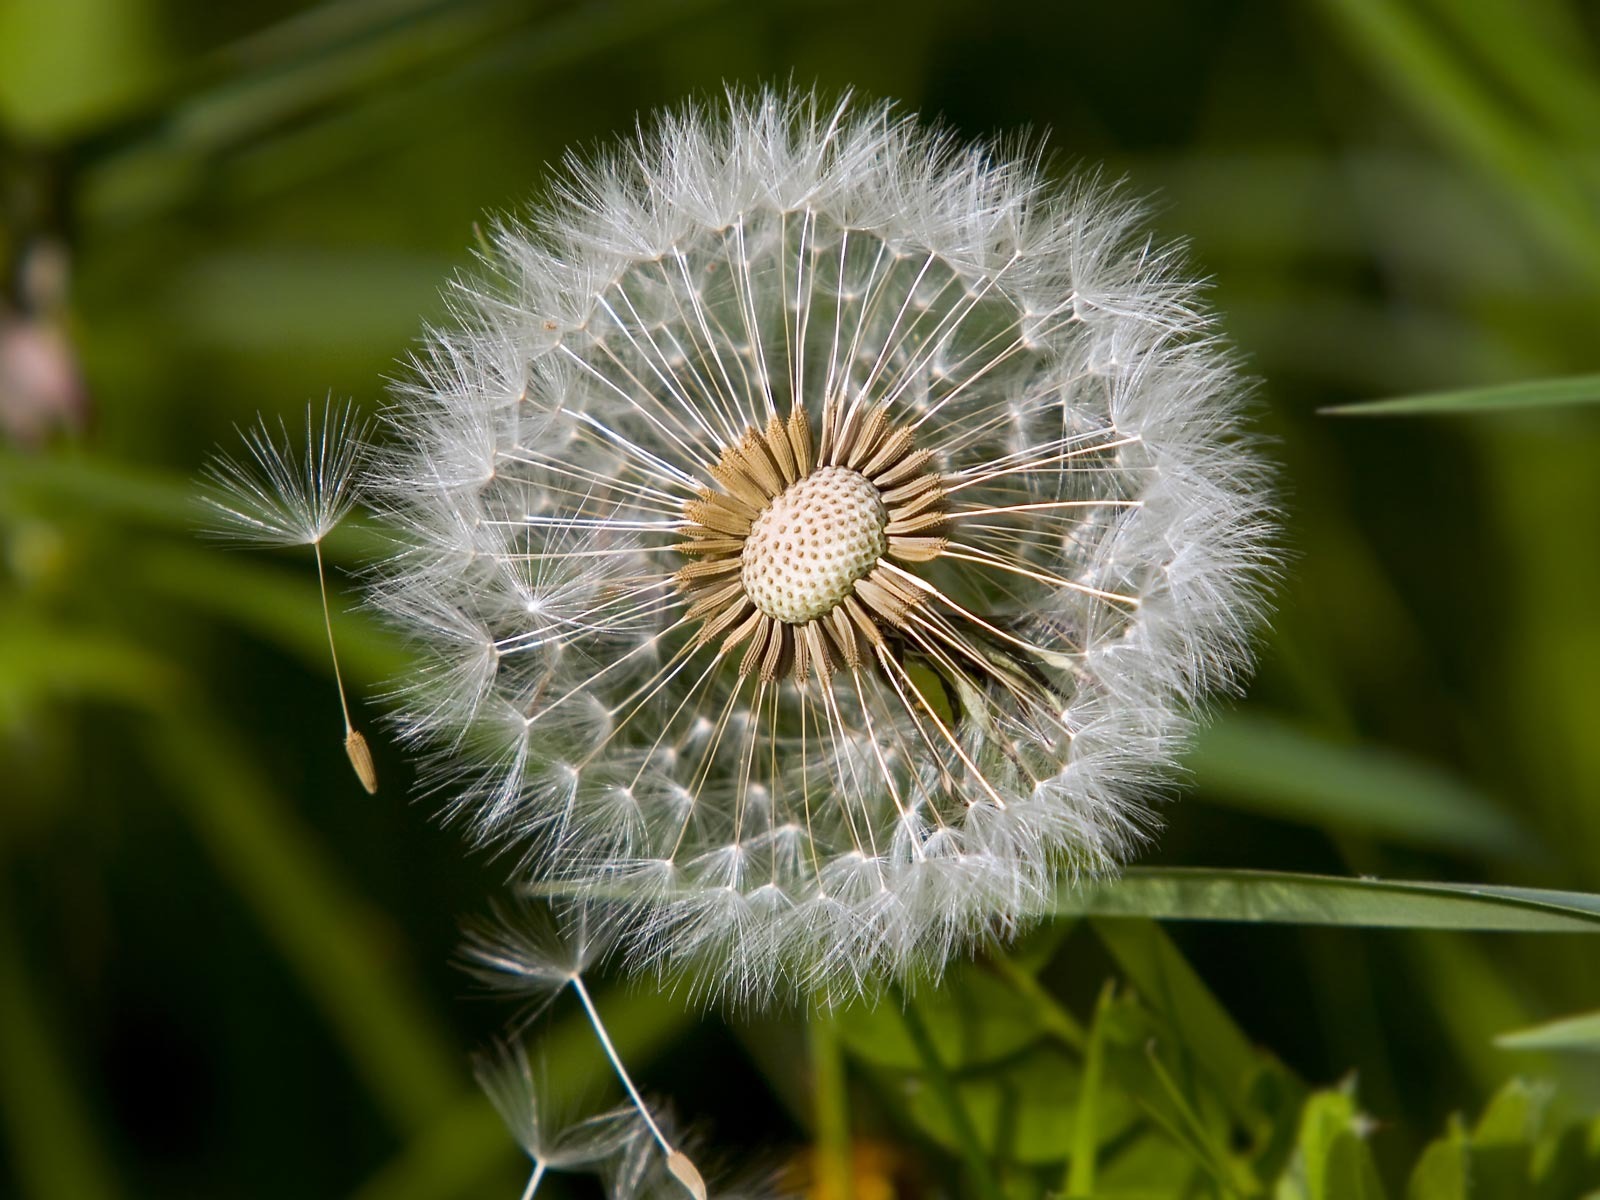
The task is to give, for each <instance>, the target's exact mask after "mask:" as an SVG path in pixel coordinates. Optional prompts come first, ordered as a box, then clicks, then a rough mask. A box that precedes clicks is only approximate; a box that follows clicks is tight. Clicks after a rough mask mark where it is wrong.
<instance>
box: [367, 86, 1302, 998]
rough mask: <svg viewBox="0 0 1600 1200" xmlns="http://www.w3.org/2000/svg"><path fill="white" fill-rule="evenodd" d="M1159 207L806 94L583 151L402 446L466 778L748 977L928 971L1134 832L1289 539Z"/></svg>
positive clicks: (418, 570)
mask: <svg viewBox="0 0 1600 1200" xmlns="http://www.w3.org/2000/svg"><path fill="white" fill-rule="evenodd" d="M1138 222H1139V211H1138V207H1137V205H1135V204H1133V203H1130V202H1129V201H1127V200H1126V199H1125V198H1124V197H1123V196H1122V194H1121V193H1120V192H1119V191H1117V190H1115V189H1108V188H1105V187H1103V186H1101V185H1099V184H1097V183H1094V182H1079V183H1077V184H1075V185H1070V186H1064V185H1062V184H1060V183H1057V182H1054V181H1052V180H1051V179H1050V178H1048V177H1047V175H1046V174H1045V172H1044V170H1043V168H1042V166H1041V163H1040V161H1039V159H1038V156H1037V155H1034V154H1029V153H1022V152H1017V153H1013V152H1010V151H1008V150H1006V149H1004V148H1001V147H996V146H991V145H975V146H974V145H966V144H963V143H961V142H959V141H957V140H955V139H953V138H951V137H950V136H948V135H946V134H944V133H940V132H938V131H936V130H931V129H930V128H928V127H927V126H926V125H924V124H921V123H919V122H918V121H917V120H916V119H914V118H912V117H907V116H901V115H899V114H897V113H896V112H895V111H894V110H893V109H892V108H890V107H887V106H872V105H861V104H858V103H856V102H853V101H851V100H848V99H846V100H844V101H842V102H839V103H837V104H830V103H825V102H823V101H822V100H820V99H819V98H818V97H816V96H815V95H813V94H808V93H771V92H762V93H758V94H753V95H730V96H729V97H728V99H727V100H726V102H725V103H718V104H715V105H710V106H706V107H690V108H686V109H683V110H680V111H678V112H675V113H672V114H669V115H667V116H664V117H662V118H661V119H660V120H659V121H658V122H657V123H655V124H654V125H653V126H651V127H649V128H648V129H647V130H645V131H643V132H641V133H640V134H639V136H638V137H637V138H636V139H635V140H633V141H631V142H628V143H627V144H625V145H623V146H620V147H619V148H616V149H614V150H612V151H610V152H609V153H605V154H602V155H600V156H599V157H598V158H597V159H596V160H595V161H592V162H588V163H585V162H579V161H574V162H572V163H571V164H569V167H568V170H567V172H566V174H565V176H564V182H562V183H559V184H558V185H557V186H556V188H555V194H554V197H553V199H552V200H551V201H550V202H549V203H548V205H547V206H546V207H544V208H543V209H542V210H541V211H539V212H538V213H537V214H535V215H534V216H533V217H532V218H531V219H530V220H529V221H527V222H526V223H508V224H506V225H504V226H503V227H501V228H500V229H499V230H498V231H497V232H496V234H495V236H494V239H493V247H492V251H491V253H489V255H488V256H487V263H488V266H489V268H490V269H491V272H492V273H493V276H494V278H491V279H490V280H489V281H487V282H483V281H480V282H468V283H464V284H462V285H461V287H460V288H459V289H458V290H457V291H456V292H455V310H456V311H455V316H454V324H453V325H452V326H450V327H448V328H445V329H442V330H439V331H436V332H434V333H433V334H432V336H431V338H430V340H429V343H428V345H427V347H426V349H425V350H424V351H423V352H422V353H421V354H420V355H419V356H418V362H417V364H416V370H415V372H414V378H413V379H412V381H411V382H410V383H409V384H408V385H406V386H405V388H404V389H403V392H402V395H401V396H400V397H399V402H398V405H397V407H396V408H395V410H394V411H393V412H392V414H391V425H392V432H393V434H394V437H393V438H392V439H391V443H390V445H389V446H388V447H387V448H386V449H385V450H384V451H382V452H381V456H380V459H379V461H378V462H377V464H376V466H375V467H374V469H373V472H372V479H371V483H372V489H371V490H372V495H373V496H374V497H375V498H377V500H378V501H379V503H380V504H381V506H382V507H383V508H384V509H385V510H386V511H387V513H388V515H389V516H390V517H391V518H392V519H393V520H394V522H395V524H396V527H397V529H399V530H400V531H401V536H402V539H403V542H404V549H403V551H402V552H401V553H400V554H398V555H397V556H396V557H395V558H394V559H393V560H392V561H390V562H389V563H388V564H386V565H385V566H384V567H382V568H381V569H380V572H379V575H380V578H379V581H378V583H377V584H376V588H375V594H376V596H377V598H378V600H379V602H380V603H381V604H383V605H385V606H387V608H388V609H389V610H390V611H391V612H392V613H393V614H394V617H395V619H396V620H397V621H398V622H399V623H400V624H401V625H402V626H403V627H404V628H406V629H407V630H408V631H410V632H411V633H412V634H413V635H414V637H415V639H416V641H417V642H418V644H419V645H420V646H421V647H423V648H424V650H425V651H426V652H427V654H428V656H429V658H428V661H427V663H426V664H425V666H424V667H423V669H421V670H419V672H418V673H417V675H416V676H415V678H414V680H413V681H412V683H411V685H410V687H409V688H408V694H407V697H406V699H405V707H406V710H407V716H406V717H405V719H404V720H405V729H406V732H407V733H408V734H409V735H410V736H412V737H414V738H415V739H417V740H418V741H420V742H424V743H426V744H429V745H431V746H432V747H433V748H434V751H435V753H434V756H433V760H432V761H433V768H434V770H435V772H436V782H437V786H439V787H440V788H442V789H445V790H446V791H447V794H449V795H450V797H451V799H450V802H449V803H450V807H451V811H452V813H454V814H455V815H458V816H459V817H461V818H462V819H464V820H465V821H466V822H468V823H469V824H470V827H471V829H472V830H473V831H474V833H475V834H476V835H477V836H478V837H479V838H481V839H482V840H483V841H485V842H489V843H496V844H501V843H510V844H515V845H517V846H519V847H520V848H521V851H522V858H521V859H520V864H521V866H520V870H521V872H522V874H523V877H524V878H525V879H527V880H530V881H533V882H536V883H538V884H539V885H540V886H541V887H542V888H543V889H544V890H545V891H546V892H547V893H550V892H553V893H559V894H561V895H564V896H566V897H568V898H569V899H570V900H571V901H572V902H573V903H576V904H580V905H584V906H590V907H594V906H604V907H605V908H606V910H607V911H609V912H610V913H611V914H612V916H613V918H614V922H613V929H614V931H615V934H616V936H617V938H618V939H619V943H620V947H621V952H622V954H623V955H624V956H625V958H626V960H627V962H628V963H630V964H631V965H632V966H633V967H635V968H639V969H656V970H663V971H669V972H680V971H681V972H686V973H687V974H688V978H690V979H691V980H692V981H693V984H694V986H696V987H699V988H701V989H703V990H705V991H706V992H709V993H714V994H717V995H721V996H724V997H728V998H736V999H761V998H765V997H767V996H769V995H772V994H775V993H778V992H787V991H794V990H799V991H801V992H805V993H812V994H821V995H823V996H825V997H829V998H837V997H844V996H849V995H851V994H854V993H856V992H859V991H861V990H864V989H867V988H871V987H872V986H874V985H875V983H876V982H878V981H881V980H882V979H884V978H886V977H892V976H906V975H909V974H915V973H919V972H936V971H937V970H938V969H939V968H940V967H941V966H942V965H943V964H944V963H945V962H946V961H947V960H948V958H949V957H950V956H951V955H952V954H953V953H955V952H957V951H958V950H960V949H962V948H964V947H966V946H969V945H970V944H972V943H973V942H974V941H975V940H977V939H980V938H982V937H985V936H988V935H990V934H993V933H996V932H998V933H1001V934H1004V933H1006V932H1008V931H1010V930H1012V929H1014V928H1015V927H1016V926H1017V924H1018V923H1019V922H1022V921H1025V920H1027V919H1029V918H1030V917H1034V916H1037V915H1039V914H1041V913H1043V912H1045V911H1047V910H1048V908H1049V906H1050V903H1051V899H1052V897H1053V895H1054V893H1055V890H1056V888H1057V887H1058V886H1059V885H1060V883H1061V881H1063V880H1069V881H1070V880H1071V879H1073V878H1077V877H1080V876H1096V875H1100V874H1103V873H1106V872H1109V871H1112V870H1114V869H1115V868H1116V866H1117V865H1118V864H1119V863H1120V862H1121V861H1123V860H1124V859H1125V857H1126V856H1127V855H1128V854H1129V853H1130V852H1131V851H1132V850H1134V849H1135V848H1136V847H1137V846H1138V844H1139V843H1140V841H1141V839H1142V838H1143V837H1144V836H1145V833H1146V831H1147V830H1148V829H1149V827H1150V825H1151V823H1152V818H1151V813H1150V809H1149V803H1150V800H1151V797H1152V796H1153V795H1154V792H1155V789H1156V788H1158V787H1159V785H1160V784H1161V782H1162V781H1163V779H1164V778H1165V776H1166V774H1167V771H1168V769H1169V767H1170V765H1171V763H1172V760H1173V757H1174V754H1175V753H1176V752H1177V751H1178V749H1179V748H1180V747H1181V744H1182V740H1183V737H1184V735H1185V733H1186V732H1187V730H1188V728H1189V725H1190V722H1191V720H1192V714H1193V712H1194V711H1195V708H1196V706H1197V704H1198V703H1199V702H1200V701H1201V700H1202V699H1203V698H1204V697H1205V695H1206V694H1207V693H1208V692H1211V691H1213V690H1215V689H1216V688H1218V687H1223V686H1228V685H1230V684H1231V683H1233V682H1234V681H1236V680H1237V678H1238V676H1239V674H1240V672H1241V671H1242V670H1243V668H1244V667H1245V665H1246V644H1247V639H1248V637H1249V633H1250V629H1251V626H1252V624H1253V623H1254V621H1255V620H1256V617H1257V615H1258V611H1259V609H1260V607H1261V591H1262V584H1263V579H1264V576H1265V575H1266V574H1267V572H1268V569H1269V566H1270V553H1269V552H1268V550H1267V548H1266V547H1267V544H1268V541H1269V537H1270V533H1271V522H1270V519H1269V506H1268V503H1267V500H1266V498H1265V490H1264V487H1263V474H1264V473H1263V469H1262V467H1261V465H1260V463H1259V461H1258V459H1257V457H1256V455H1255V454H1254V452H1253V451H1252V450H1251V448H1250V445H1249V442H1248V439H1247V438H1245V437H1244V436H1242V435H1241V433H1240V429H1239V417H1238V411H1239V406H1240V400H1241V395H1242V392H1243V389H1242V387H1241V384H1240V382H1239V379H1238V377H1237V374H1236V372H1235V370H1234V367H1233V365H1232V363H1231V361H1230V357H1229V354H1228V353H1227V351H1226V350H1225V349H1224V348H1223V347H1221V346H1220V345H1219V344H1218V341H1217V338H1216V335H1215V332H1214V329H1213V327H1212V325H1211V323H1210V320H1209V318H1208V317H1207V316H1206V315H1205V313H1204V311H1203V309H1202V308H1201V306H1200V305H1199V303H1198V301H1197V296H1196V287H1195V285H1194V284H1193V283H1192V282H1190V281H1189V280H1187V279H1186V278H1185V277H1184V276H1183V275H1182V274H1181V273H1180V265H1181V264H1180V263H1179V261H1178V259H1177V257H1176V256H1175V254H1174V253H1173V252H1171V251H1169V250H1163V249H1160V248H1157V247H1154V246H1152V245H1151V244H1150V242H1149V241H1147V240H1146V239H1145V238H1144V237H1143V236H1142V235H1141V234H1140V233H1139V230H1138Z"/></svg>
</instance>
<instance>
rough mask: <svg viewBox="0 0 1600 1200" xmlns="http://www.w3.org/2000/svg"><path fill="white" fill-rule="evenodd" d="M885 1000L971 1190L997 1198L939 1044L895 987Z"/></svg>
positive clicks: (987, 1198) (996, 1184)
mask: <svg viewBox="0 0 1600 1200" xmlns="http://www.w3.org/2000/svg"><path fill="white" fill-rule="evenodd" d="M889 1000H890V1003H892V1004H893V1005H894V1008H895V1011H897V1012H898V1013H899V1014H900V1019H901V1021H902V1022H904V1024H905V1027H906V1032H907V1034H909V1035H910V1037H911V1041H912V1044H913V1045H915V1046H916V1049H917V1055H918V1059H919V1063H918V1066H919V1067H920V1069H921V1080H922V1085H923V1086H924V1087H925V1088H926V1089H927V1091H928V1094H929V1095H930V1097H931V1098H932V1102H933V1103H934V1104H936V1105H937V1106H938V1107H939V1109H940V1110H941V1112H942V1114H943V1116H944V1120H945V1122H946V1123H947V1125H948V1128H949V1129H950V1131H951V1146H952V1148H953V1149H954V1150H955V1151H956V1154H957V1156H958V1157H959V1158H960V1159H961V1161H962V1162H963V1163H964V1164H965V1165H966V1168H967V1178H968V1179H969V1180H970V1181H971V1183H972V1187H973V1190H974V1191H975V1192H976V1193H977V1194H978V1196H980V1197H981V1198H982V1200H1001V1191H1000V1185H999V1182H998V1181H997V1180H996V1179H995V1176H994V1173H993V1171H992V1169H991V1164H990V1163H989V1160H988V1159H987V1158H985V1157H984V1153H983V1146H982V1143H981V1142H980V1141H979V1137H978V1131H977V1128H976V1127H975V1126H974V1125H973V1122H972V1114H971V1113H969V1112H968V1111H967V1108H966V1104H965V1102H964V1100H963V1098H962V1095H961V1091H960V1089H959V1088H958V1087H957V1086H956V1083H955V1080H954V1079H953V1078H951V1075H950V1071H949V1068H947V1067H946V1066H945V1064H944V1061H943V1059H942V1058H941V1057H940V1055H939V1047H938V1046H937V1045H935V1044H934V1041H933V1038H932V1036H931V1035H930V1034H929V1032H928V1027H927V1024H926V1023H925V1022H924V1021H923V1019H922V1014H921V1013H920V1012H919V1011H918V1010H917V1008H916V1006H915V1005H913V1004H911V1003H910V1002H909V1001H908V999H907V997H906V995H905V993H904V992H902V991H901V990H900V989H899V988H893V989H891V991H890V994H889Z"/></svg>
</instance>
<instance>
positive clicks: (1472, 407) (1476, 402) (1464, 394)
mask: <svg viewBox="0 0 1600 1200" xmlns="http://www.w3.org/2000/svg"><path fill="white" fill-rule="evenodd" d="M1573 404H1600V375H1569V376H1564V377H1562V378H1560V379H1536V380H1533V381H1531V382H1528V383H1504V384H1497V385H1495V386H1493V387H1477V388H1456V389H1452V390H1450V391H1443V392H1424V393H1422V394H1420V395H1416V396H1391V397H1389V398H1388V399H1384V400H1364V401H1362V402H1361V403H1359V404H1336V405H1333V406H1332V407H1330V408H1323V409H1318V410H1317V411H1319V412H1320V413H1322V414H1323V415H1324V416H1331V417H1406V416H1430V415H1454V414H1472V413H1486V412H1487V413H1494V412H1517V411H1521V410H1525V409H1540V408H1557V407H1563V406H1566V405H1573Z"/></svg>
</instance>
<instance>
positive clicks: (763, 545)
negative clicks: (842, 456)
mask: <svg viewBox="0 0 1600 1200" xmlns="http://www.w3.org/2000/svg"><path fill="white" fill-rule="evenodd" d="M888 523H889V514H888V511H887V510H886V509H885V508H884V506H883V498H882V497H881V496H879V495H878V489H877V488H875V487H874V486H873V485H872V481H871V480H869V479H868V478H867V477H866V476H865V475H863V474H861V472H859V471H852V470H850V469H849V468H847V467H821V468H819V469H818V470H815V471H813V472H812V473H811V474H809V475H807V476H806V477H805V478H804V479H801V480H799V481H798V482H796V483H793V484H791V485H790V486H789V487H788V489H787V490H785V491H784V492H783V493H782V494H781V495H779V496H778V497H777V498H776V499H775V500H773V501H772V503H771V504H769V505H767V507H766V508H765V509H764V510H762V513H761V515H760V516H758V517H757V518H756V519H755V521H754V522H753V523H752V524H751V526H750V535H749V537H747V538H746V539H745V543H744V551H743V553H742V554H741V556H740V557H741V564H742V565H741V567H740V578H741V579H742V580H743V581H744V590H745V594H746V595H748V596H749V597H750V602H751V603H752V604H754V605H755V606H756V607H757V608H759V609H760V610H761V611H762V612H764V613H766V614H767V616H769V617H773V618H775V619H777V620H779V621H787V622H788V623H789V624H791V625H801V624H804V623H805V622H807V621H811V620H814V619H815V618H817V617H820V616H824V615H826V614H827V613H829V612H831V611H832V610H833V609H834V608H835V607H837V605H838V604H839V602H840V601H841V600H843V599H844V598H845V597H846V596H848V595H849V594H850V589H851V588H852V587H853V586H854V585H855V582H856V580H858V579H860V578H861V577H862V576H864V575H866V573H867V572H868V571H870V570H872V568H873V565H874V564H875V563H876V562H877V561H878V559H879V558H881V557H882V556H883V553H884V551H885V550H886V549H888V545H889V539H888V535H887V534H886V533H885V532H884V528H885V526H886V525H887V524H888Z"/></svg>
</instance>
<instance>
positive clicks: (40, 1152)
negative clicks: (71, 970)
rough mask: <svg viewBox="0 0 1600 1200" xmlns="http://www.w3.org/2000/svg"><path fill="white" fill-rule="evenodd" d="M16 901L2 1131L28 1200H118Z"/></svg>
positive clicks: (1, 906) (3, 954)
mask: <svg viewBox="0 0 1600 1200" xmlns="http://www.w3.org/2000/svg"><path fill="white" fill-rule="evenodd" d="M12 911H13V908H12V906H11V900H10V897H6V898H5V900H4V901H0V1124H3V1128H4V1131H5V1137H6V1141H7V1143H8V1151H7V1157H8V1158H9V1159H10V1161H11V1164H12V1169H13V1170H14V1171H15V1173H16V1178H17V1179H18V1180H19V1182H20V1184H21V1188H22V1191H21V1192H20V1193H19V1196H22V1197H27V1198H28V1200H112V1198H113V1197H115V1196H116V1195H117V1188H116V1184H115V1181H114V1176H113V1174H112V1170H111V1166H110V1162H109V1160H108V1157H107V1155H106V1153H105V1151H104V1150H102V1149H101V1147H100V1145H99V1143H98V1141H97V1140H96V1139H95V1136H94V1132H93V1125H92V1123H91V1121H90V1119H89V1116H88V1114H87V1113H86V1112H85V1106H84V1104H83V1103H82V1101H81V1100H80V1098H79V1097H78V1096H77V1094H76V1093H75V1091H74V1089H73V1086H72V1078H71V1075H70V1074H69V1072H68V1070H67V1066H66V1062H65V1060H64V1056H63V1055H62V1054H60V1053H59V1051H58V1049H57V1042H56V1037H55V1031H54V1030H53V1029H51V1028H50V1026H49V1022H48V1021H47V1020H46V1018H45V1011H44V1005H43V1004H42V1003H41V1002H40V997H38V996H37V995H35V994H34V991H33V987H32V985H31V983H30V981H29V979H28V969H27V964H26V963H25V961H24V959H23V953H22V946H21V940H20V938H19V937H18V934H17V931H16V929H15V928H14V927H13V925H12V923H11V912H12Z"/></svg>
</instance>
